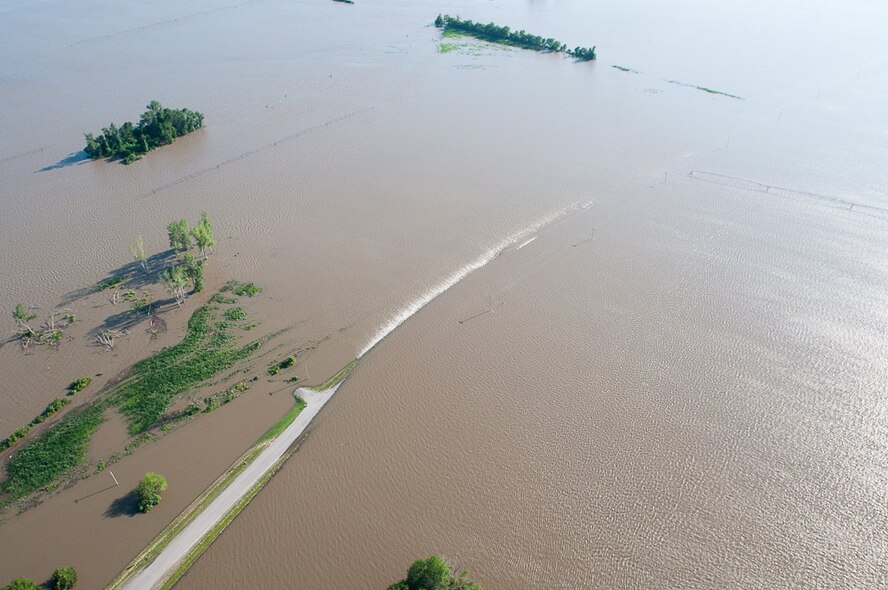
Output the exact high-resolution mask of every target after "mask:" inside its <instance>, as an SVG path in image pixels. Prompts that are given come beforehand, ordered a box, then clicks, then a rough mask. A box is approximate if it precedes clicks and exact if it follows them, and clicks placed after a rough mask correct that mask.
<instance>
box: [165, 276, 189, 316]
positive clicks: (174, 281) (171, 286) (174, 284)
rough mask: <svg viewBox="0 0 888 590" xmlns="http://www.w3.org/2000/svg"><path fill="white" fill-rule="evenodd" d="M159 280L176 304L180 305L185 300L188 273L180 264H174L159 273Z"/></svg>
mask: <svg viewBox="0 0 888 590" xmlns="http://www.w3.org/2000/svg"><path fill="white" fill-rule="evenodd" d="M160 280H161V281H162V282H163V286H164V287H166V289H167V291H169V292H170V293H172V294H173V296H174V297H175V298H176V305H178V306H179V307H182V304H183V303H184V302H185V287H186V286H187V285H188V275H187V274H186V273H185V268H184V267H182V266H174V267H172V268H168V269H166V270H165V271H163V272H162V273H160Z"/></svg>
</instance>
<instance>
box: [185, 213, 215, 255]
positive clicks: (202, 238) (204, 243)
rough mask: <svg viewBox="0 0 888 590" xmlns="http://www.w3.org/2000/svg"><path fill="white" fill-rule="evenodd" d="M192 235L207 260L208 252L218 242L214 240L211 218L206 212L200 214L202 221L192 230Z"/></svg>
mask: <svg viewBox="0 0 888 590" xmlns="http://www.w3.org/2000/svg"><path fill="white" fill-rule="evenodd" d="M191 235H192V236H193V237H194V242H195V244H197V249H198V250H200V253H201V255H202V256H203V257H204V258H206V257H207V251H208V250H211V249H212V248H213V246H215V245H216V240H215V239H213V224H212V223H210V216H209V215H207V213H206V211H204V212H203V213H201V214H200V221H198V222H197V225H195V226H194V228H193V229H192V230H191Z"/></svg>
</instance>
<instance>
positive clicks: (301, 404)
mask: <svg viewBox="0 0 888 590" xmlns="http://www.w3.org/2000/svg"><path fill="white" fill-rule="evenodd" d="M306 405H307V404H306V403H305V400H304V399H302V398H301V397H297V398H296V403H295V404H294V405H293V407H292V408H290V410H289V411H288V412H287V413H286V414H284V416H283V418H281V419H280V420H278V421H277V422H276V423H275V424H274V425H273V426H272V427H271V428H269V429H268V430H266V431H265V434H263V435H262V436H260V437H259V441H258V442H259V443H264V442H268V441H271V440H274V439H276V438H277V437H278V436H280V435H281V433H282V432H283V431H284V430H286V429H287V427H288V426H289V425H290V424H292V423H293V420H295V419H296V416H298V415H299V414H300V412H302V410H304V409H305V406H306Z"/></svg>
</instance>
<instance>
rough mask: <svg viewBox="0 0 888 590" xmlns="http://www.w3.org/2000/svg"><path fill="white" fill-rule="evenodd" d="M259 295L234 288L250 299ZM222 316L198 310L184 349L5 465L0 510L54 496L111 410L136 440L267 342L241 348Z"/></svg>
mask: <svg viewBox="0 0 888 590" xmlns="http://www.w3.org/2000/svg"><path fill="white" fill-rule="evenodd" d="M258 289H259V288H258V287H256V286H255V285H252V286H251V288H246V287H244V286H236V287H235V288H234V290H235V292H237V291H241V292H242V293H243V294H245V295H250V296H252V294H255V292H258ZM222 313H223V312H222V310H221V309H220V308H219V307H218V306H216V305H205V306H203V307H200V308H198V309H197V310H196V311H195V312H194V313H193V314H192V316H191V318H190V319H189V320H188V328H187V334H186V336H185V338H184V339H183V340H182V341H181V342H180V343H179V344H176V345H175V346H171V347H169V348H166V349H164V350H161V351H160V352H158V353H157V354H155V355H153V356H151V357H148V358H146V359H144V360H142V361H139V362H138V363H136V364H135V365H133V367H132V368H131V369H130V371H129V374H128V375H127V376H126V377H125V378H124V379H123V380H122V381H121V382H118V383H117V384H115V385H114V386H113V388H112V389H111V390H110V391H109V392H108V393H107V395H105V396H103V397H101V398H100V399H97V400H95V401H93V402H92V403H91V404H87V405H85V406H82V407H80V408H76V409H74V410H72V411H71V412H69V413H68V414H67V415H66V416H64V417H63V418H62V419H61V420H60V421H59V422H58V423H57V424H54V425H53V426H52V427H50V428H49V429H47V430H46V431H45V432H43V433H41V434H40V435H39V436H38V437H37V438H35V439H34V440H32V441H30V442H28V443H27V444H25V445H24V446H23V447H22V448H21V449H20V450H19V451H18V452H17V453H15V455H13V457H12V459H10V461H9V463H7V465H6V479H5V480H3V482H0V508H2V507H3V506H6V505H8V504H10V503H12V502H14V501H16V500H18V499H20V498H23V497H25V496H27V495H29V494H31V493H33V492H36V491H38V490H44V491H49V490H51V489H52V488H53V487H54V485H55V482H56V481H57V480H58V479H59V478H61V477H62V476H64V475H65V474H66V473H68V472H70V471H71V470H73V469H74V468H76V467H78V466H79V465H81V464H82V463H83V461H84V459H85V458H86V451H87V447H88V445H89V441H90V439H91V437H92V435H93V434H94V433H95V431H96V430H97V429H98V427H99V426H100V425H101V423H102V422H103V421H104V414H105V411H106V410H107V409H109V408H113V409H116V410H117V411H119V412H120V413H121V414H123V416H124V417H125V418H126V420H127V423H128V427H129V432H130V434H131V435H143V434H145V433H146V432H147V431H148V430H150V429H151V428H152V427H153V426H155V425H156V424H157V423H158V422H159V421H160V420H161V419H162V418H163V417H164V413H165V412H166V411H167V408H168V407H169V405H170V403H171V402H172V401H173V399H174V398H175V397H176V396H178V395H180V394H182V393H185V392H186V391H188V390H189V389H190V388H192V387H194V386H196V385H198V384H200V383H202V382H203V381H206V380H207V379H209V378H211V377H213V376H215V375H217V374H219V373H220V372H222V371H224V370H227V369H229V368H231V367H232V366H233V365H234V364H235V363H237V362H238V361H240V360H242V359H245V358H247V357H248V356H250V355H251V354H253V353H254V352H255V351H256V350H257V349H258V348H259V347H260V346H261V344H262V342H263V340H256V341H253V342H250V343H248V344H246V345H244V346H239V345H238V342H237V337H236V336H235V335H234V334H233V330H234V328H235V327H236V326H235V325H234V323H233V322H230V321H229V322H226V321H220V320H221V317H220V316H222ZM223 317H224V316H223ZM62 405H64V404H62ZM56 409H57V408H56ZM48 410H49V408H48ZM38 418H39V417H38ZM36 421H37V419H35V422H36ZM40 421H42V420H40ZM38 423H39V422H38ZM32 424H33V423H32ZM14 442H15V441H13V443H14Z"/></svg>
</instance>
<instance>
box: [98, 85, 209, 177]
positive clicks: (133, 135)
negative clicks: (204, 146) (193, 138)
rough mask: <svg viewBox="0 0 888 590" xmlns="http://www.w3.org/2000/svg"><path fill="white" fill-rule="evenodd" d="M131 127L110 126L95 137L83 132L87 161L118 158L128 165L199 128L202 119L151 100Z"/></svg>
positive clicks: (125, 124)
mask: <svg viewBox="0 0 888 590" xmlns="http://www.w3.org/2000/svg"><path fill="white" fill-rule="evenodd" d="M146 108H147V109H148V110H146V111H145V112H144V113H142V116H141V117H140V118H139V122H138V123H136V124H135V125H133V124H132V123H131V122H130V121H127V122H126V123H124V124H123V125H121V126H120V127H118V126H117V125H115V124H114V123H111V124H110V125H109V126H108V127H103V128H102V132H101V133H100V134H99V135H98V137H95V136H93V134H92V133H87V134H86V135H85V138H86V147H85V148H83V151H85V152H86V153H87V155H89V156H90V157H91V158H120V159H121V160H123V163H124V164H130V163H132V162H135V161H136V160H138V159H139V158H141V157H142V155H143V154H147V153H148V152H150V151H151V150H153V149H155V148H158V147H160V146H162V145H167V144H169V143H173V142H174V141H175V140H176V138H177V137H180V136H182V135H186V134H188V133H191V132H192V131H194V130H196V129H200V128H201V127H203V120H204V116H203V114H201V113H198V112H195V111H189V110H188V109H168V108H165V107H164V106H163V105H161V104H160V103H159V102H157V101H156V100H152V101H151V102H150V103H149V104H148V106H147V107H146Z"/></svg>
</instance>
